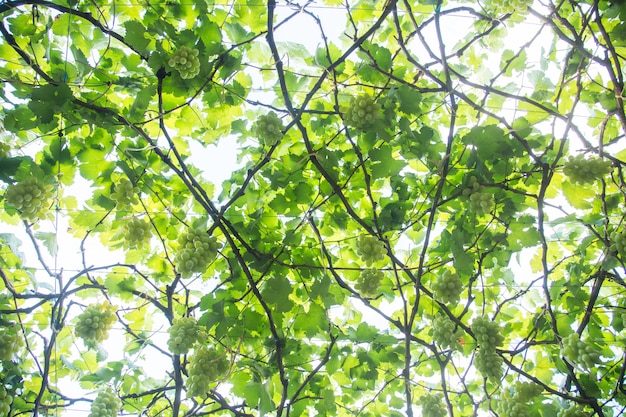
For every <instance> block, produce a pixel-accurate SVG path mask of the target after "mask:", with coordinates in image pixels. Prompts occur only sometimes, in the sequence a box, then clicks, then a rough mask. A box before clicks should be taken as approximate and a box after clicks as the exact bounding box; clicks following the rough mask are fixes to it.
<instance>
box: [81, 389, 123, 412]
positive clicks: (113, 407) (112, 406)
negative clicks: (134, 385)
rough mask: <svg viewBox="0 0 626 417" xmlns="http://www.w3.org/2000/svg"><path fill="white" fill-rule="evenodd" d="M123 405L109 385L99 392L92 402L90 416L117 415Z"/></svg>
mask: <svg viewBox="0 0 626 417" xmlns="http://www.w3.org/2000/svg"><path fill="white" fill-rule="evenodd" d="M121 406H122V402H121V401H120V399H119V398H118V397H117V395H116V394H115V392H113V390H112V389H111V388H109V387H106V388H105V389H103V390H102V391H100V392H98V395H97V396H96V399H95V400H93V402H92V403H91V410H90V412H89V416H88V417H115V416H117V412H118V411H119V409H120V407H121Z"/></svg>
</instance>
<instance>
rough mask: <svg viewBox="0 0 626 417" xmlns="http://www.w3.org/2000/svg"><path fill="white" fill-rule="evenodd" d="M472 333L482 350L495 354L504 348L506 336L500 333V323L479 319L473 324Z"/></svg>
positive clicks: (484, 318)
mask: <svg viewBox="0 0 626 417" xmlns="http://www.w3.org/2000/svg"><path fill="white" fill-rule="evenodd" d="M472 331H473V332H474V336H475V337H476V341H477V342H478V345H479V346H480V347H481V348H482V349H487V350H490V351H494V352H495V350H496V348H497V347H499V346H502V343H503V342H504V336H502V334H501V333H500V326H498V323H495V322H493V321H491V320H489V319H488V318H487V317H477V318H476V319H475V320H474V321H473V322H472Z"/></svg>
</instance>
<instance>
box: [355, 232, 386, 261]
mask: <svg viewBox="0 0 626 417" xmlns="http://www.w3.org/2000/svg"><path fill="white" fill-rule="evenodd" d="M357 253H358V254H359V255H360V256H361V258H363V260H364V261H365V263H366V264H368V265H370V264H373V263H374V262H376V261H380V260H382V259H383V258H384V257H385V253H386V250H385V245H384V244H383V242H381V241H380V240H378V239H376V238H375V237H372V236H366V235H360V236H359V240H358V241H357Z"/></svg>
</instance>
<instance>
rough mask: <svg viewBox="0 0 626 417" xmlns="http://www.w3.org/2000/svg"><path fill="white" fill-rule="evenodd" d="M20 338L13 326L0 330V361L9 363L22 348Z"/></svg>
mask: <svg viewBox="0 0 626 417" xmlns="http://www.w3.org/2000/svg"><path fill="white" fill-rule="evenodd" d="M22 344H23V343H22V338H21V337H20V335H19V333H18V332H17V329H16V327H15V326H12V327H4V328H2V329H0V360H3V361H10V360H11V359H13V355H14V354H15V353H17V351H18V350H19V348H20V346H22Z"/></svg>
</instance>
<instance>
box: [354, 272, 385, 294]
mask: <svg viewBox="0 0 626 417" xmlns="http://www.w3.org/2000/svg"><path fill="white" fill-rule="evenodd" d="M383 277H384V274H383V272H382V271H380V270H378V269H366V270H363V271H361V273H360V275H359V281H358V283H357V284H356V286H355V288H356V290H357V291H359V292H360V293H362V294H364V295H368V296H372V295H376V294H378V289H379V286H380V282H381V281H382V279H383Z"/></svg>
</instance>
